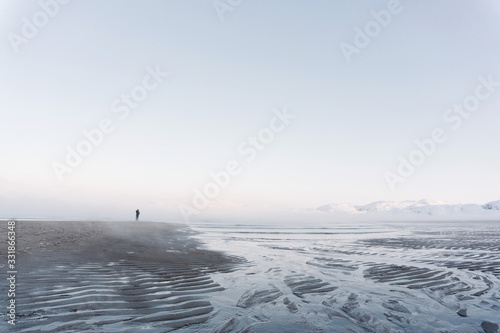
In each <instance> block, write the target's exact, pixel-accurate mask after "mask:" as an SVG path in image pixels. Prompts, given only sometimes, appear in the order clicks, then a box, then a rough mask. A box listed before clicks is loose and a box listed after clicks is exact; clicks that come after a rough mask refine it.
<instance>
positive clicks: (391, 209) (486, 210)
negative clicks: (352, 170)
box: [316, 200, 500, 217]
mask: <svg viewBox="0 0 500 333" xmlns="http://www.w3.org/2000/svg"><path fill="white" fill-rule="evenodd" d="M316 210H318V211H322V212H329V213H341V214H382V215H387V214H390V215H392V214H398V215H400V214H401V215H403V214H404V215H423V216H448V215H449V216H460V215H463V216H478V215H479V216H491V217H500V200H498V201H491V202H488V203H486V204H484V205H478V204H448V203H445V202H441V201H434V202H431V201H427V200H420V201H402V202H394V201H377V202H372V203H369V204H367V205H356V204H345V203H342V204H336V203H332V204H328V205H324V206H321V207H318V208H317V209H316Z"/></svg>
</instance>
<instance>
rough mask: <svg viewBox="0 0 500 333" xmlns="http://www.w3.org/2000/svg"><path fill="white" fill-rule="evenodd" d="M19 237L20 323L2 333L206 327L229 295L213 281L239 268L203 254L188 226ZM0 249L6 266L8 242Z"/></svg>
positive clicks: (72, 224)
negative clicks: (216, 298) (215, 298)
mask: <svg viewBox="0 0 500 333" xmlns="http://www.w3.org/2000/svg"><path fill="white" fill-rule="evenodd" d="M2 222H3V223H2V232H3V234H5V235H7V221H2ZM15 231H16V235H17V246H16V248H17V258H16V264H17V275H16V292H15V294H16V295H15V301H16V313H17V320H16V321H15V323H16V325H15V327H14V326H12V325H9V324H8V323H7V321H6V320H2V322H1V324H0V327H2V328H1V329H0V331H2V332H7V331H12V332H82V331H96V332H117V331H130V332H137V331H139V330H140V331H152V332H164V331H167V330H171V329H174V328H177V327H182V326H184V325H188V324H193V323H201V322H204V321H206V320H207V319H208V318H210V316H211V314H212V312H213V310H214V308H213V306H212V305H211V303H210V300H209V297H208V295H210V294H211V293H214V292H217V291H220V290H222V289H223V288H222V287H221V286H220V285H219V284H217V283H216V282H214V281H213V280H212V279H211V278H210V274H211V273H213V272H229V271H231V270H233V269H235V267H236V265H237V264H238V263H239V261H240V260H239V259H237V258H235V257H229V256H225V255H222V254H220V253H218V252H215V251H209V250H200V249H198V246H199V243H198V241H196V240H194V239H192V238H191V237H189V236H190V235H192V234H193V232H192V231H191V230H190V229H188V228H187V227H186V226H185V225H174V224H166V223H149V222H83V221H59V222H54V221H17V222H16V229H15ZM0 249H1V250H0V253H1V255H2V258H6V250H7V244H6V242H5V238H2V241H1V242H0ZM2 264H4V265H3V267H2V274H5V272H6V270H7V269H6V267H5V266H6V265H5V263H2ZM2 278H3V279H2V280H3V281H5V276H2ZM2 308H3V309H5V307H2ZM2 312H4V313H5V310H3V311H2ZM2 317H4V318H5V315H4V316H2Z"/></svg>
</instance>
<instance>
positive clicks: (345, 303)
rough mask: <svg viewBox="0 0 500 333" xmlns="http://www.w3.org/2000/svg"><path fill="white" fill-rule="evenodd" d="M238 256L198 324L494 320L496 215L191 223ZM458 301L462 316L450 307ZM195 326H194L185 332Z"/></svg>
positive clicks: (396, 324)
mask: <svg viewBox="0 0 500 333" xmlns="http://www.w3.org/2000/svg"><path fill="white" fill-rule="evenodd" d="M191 227H192V228H193V229H194V230H196V231H199V232H201V233H200V234H199V235H198V236H197V238H198V239H199V240H201V241H202V242H203V243H204V244H205V246H206V247H207V248H210V249H212V250H220V251H224V252H226V253H228V254H231V255H237V256H241V257H244V258H246V259H247V260H248V261H249V264H248V265H246V266H244V267H243V268H241V269H240V270H238V271H235V272H230V273H223V274H214V275H212V279H213V280H214V281H216V282H217V283H219V284H220V285H221V286H222V287H223V288H225V290H224V291H221V292H218V293H217V294H214V295H212V297H211V302H212V304H213V305H214V307H215V309H217V310H216V311H215V314H214V315H213V317H212V318H211V319H210V320H208V321H207V322H205V323H203V324H201V325H197V327H196V328H195V327H185V328H181V329H180V330H181V331H186V332H188V331H197V332H198V331H199V332H205V331H206V332H240V331H247V332H365V331H366V332H482V329H481V323H482V322H483V321H485V320H486V321H491V322H496V323H499V324H500V288H499V286H500V283H499V282H500V281H499V278H500V241H499V239H500V223H498V222H439V223H438V222H413V223H408V222H401V223H366V222H365V223H357V224H347V223H343V224H334V225H329V226H326V227H325V226H324V225H320V226H310V227H296V226H294V227H288V226H277V225H274V226H262V225H230V224H221V223H204V224H196V225H192V226H191ZM459 309H467V311H468V316H467V317H461V316H459V315H458V314H457V311H458V310H459ZM193 329H194V330H193Z"/></svg>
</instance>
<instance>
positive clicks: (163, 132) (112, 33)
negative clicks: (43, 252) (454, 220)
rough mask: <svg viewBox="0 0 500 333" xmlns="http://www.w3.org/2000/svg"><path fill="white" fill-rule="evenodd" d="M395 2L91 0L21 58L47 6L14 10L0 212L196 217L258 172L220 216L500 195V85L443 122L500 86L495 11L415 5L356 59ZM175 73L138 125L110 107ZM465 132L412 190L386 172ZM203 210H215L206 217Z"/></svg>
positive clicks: (487, 4)
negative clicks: (369, 29) (108, 127)
mask: <svg viewBox="0 0 500 333" xmlns="http://www.w3.org/2000/svg"><path fill="white" fill-rule="evenodd" d="M388 3H389V1H327V0H321V1H320V0H315V1H305V0H303V1H290V0H287V1H285V0H282V1H277V0H276V1H268V0H258V1H257V0H252V1H251V0H243V1H242V2H241V4H240V5H238V6H236V7H235V8H234V10H233V11H230V12H226V13H225V15H224V21H221V20H220V18H219V16H218V14H217V12H216V10H215V9H214V6H213V3H212V1H210V0H204V1H201V0H200V1H186V0H178V1H130V0H129V1H105V2H104V1H97V0H88V1H77V0H73V1H72V2H70V3H68V4H65V5H60V8H59V11H58V13H57V14H56V15H55V16H54V17H53V18H50V20H49V21H48V24H47V25H46V26H44V27H42V28H40V30H39V32H38V33H37V34H36V35H35V36H34V37H33V38H31V39H29V40H28V42H27V43H26V44H23V45H20V46H19V52H17V53H16V52H14V49H13V47H12V45H11V43H10V41H9V38H8V34H9V33H15V34H21V29H22V26H23V17H26V18H27V19H28V20H31V19H32V17H33V15H34V14H35V13H37V12H39V11H40V10H41V8H40V6H39V4H38V2H37V1H22V2H20V1H14V0H11V1H2V3H1V4H0V8H1V10H0V22H1V23H0V35H1V36H3V37H2V38H1V39H0V59H1V62H0V73H1V76H0V105H1V108H0V110H1V111H0V112H1V120H2V121H1V122H0V138H1V139H2V143H3V144H2V145H1V147H0V154H1V161H2V162H1V164H0V172H1V173H0V216H61V217H62V216H66V217H85V216H88V217H92V218H94V217H109V218H125V217H127V216H128V215H130V212H132V213H133V211H134V210H135V208H137V207H139V208H141V209H142V211H143V216H144V218H149V219H168V220H176V219H180V215H179V212H178V205H179V204H187V203H189V202H190V201H191V200H192V199H193V189H194V188H202V187H203V186H204V185H205V184H206V183H207V182H208V181H209V176H208V173H209V172H210V171H211V170H220V169H222V168H223V167H224V166H225V164H226V163H227V162H228V161H229V160H232V159H235V160H238V161H242V172H241V174H240V175H238V176H235V177H234V178H233V179H232V181H231V184H230V185H229V186H228V187H227V188H225V189H224V190H222V192H221V194H220V195H219V196H218V197H217V200H216V202H214V203H212V205H213V206H216V207H218V208H219V209H220V210H221V211H223V210H224V209H225V207H227V208H228V209H230V211H231V212H233V213H234V214H237V211H238V209H237V208H238V207H245V208H246V210H245V211H253V210H255V211H259V210H263V209H264V210H265V209H278V210H294V209H298V210H300V209H307V208H313V207H317V206H320V205H323V204H326V203H330V202H356V203H367V202H370V201H377V200H407V199H422V198H427V199H430V200H445V201H450V202H476V203H483V202H486V201H490V200H498V199H500V190H499V189H500V174H499V171H498V170H500V154H498V152H499V150H498V142H500V131H499V130H498V129H499V125H500V112H499V111H500V87H499V88H498V91H496V92H495V93H493V94H492V96H491V97H490V98H488V99H487V100H485V101H482V102H481V104H480V107H479V108H478V110H477V111H476V112H475V113H474V114H473V115H472V116H471V117H470V118H469V119H466V120H464V122H463V125H462V126H461V127H460V128H459V129H458V130H456V131H453V130H451V129H450V126H449V124H447V123H445V122H444V121H443V118H442V117H443V114H444V113H445V111H446V110H447V109H448V108H449V107H452V106H453V104H454V103H461V102H462V101H463V100H464V99H465V98H466V97H467V96H469V95H471V94H473V93H474V89H475V87H476V86H477V85H478V84H479V81H478V77H479V76H483V77H485V78H486V77H488V75H493V78H494V79H496V80H497V81H500V69H499V66H498V64H499V59H500V35H499V34H498V32H499V31H500V19H499V18H500V5H499V4H498V3H497V2H496V1H493V0H491V1H452V0H448V1H439V2H436V1H430V0H428V1H401V8H402V9H403V10H402V11H401V12H400V13H399V14H397V15H393V17H392V21H391V22H390V24H389V25H388V26H387V27H384V28H383V29H382V30H381V33H380V34H379V35H378V36H376V37H374V38H373V39H372V40H371V42H370V44H369V45H368V46H367V47H366V48H365V49H363V50H361V52H360V53H359V54H355V55H354V56H353V58H352V62H351V63H348V62H347V61H346V59H345V58H344V56H343V54H342V52H341V49H340V47H339V44H340V43H341V42H346V43H351V44H352V43H353V39H354V35H355V32H354V28H355V27H360V28H364V26H365V24H367V22H370V21H372V20H373V17H372V16H371V14H370V11H372V10H375V11H380V10H382V9H385V8H387V4H388ZM157 65H159V66H160V67H161V68H162V69H163V70H165V71H168V72H169V73H170V77H169V78H168V79H167V80H165V82H163V83H162V84H161V85H160V86H159V87H158V88H157V89H155V90H154V91H152V92H150V93H149V95H148V97H147V98H146V99H145V101H143V102H142V103H141V104H140V105H139V107H138V108H137V109H135V110H134V111H133V112H132V113H131V115H130V116H129V117H127V118H126V119H123V120H120V119H119V118H118V117H117V116H116V114H114V113H113V112H112V111H111V104H112V102H113V101H114V100H115V99H117V98H119V97H120V95H121V94H123V93H129V92H130V91H131V89H132V88H133V87H134V86H136V85H137V84H140V83H141V81H142V78H143V77H144V76H145V75H146V74H147V72H146V69H145V68H146V67H147V66H151V67H153V68H154V67H155V66H157ZM285 106H286V107H287V109H288V110H289V112H291V113H293V114H294V115H295V116H296V118H295V119H294V120H293V121H292V123H291V124H290V125H289V126H288V127H287V128H286V130H284V131H283V132H282V133H279V134H277V135H276V138H275V140H274V141H273V142H272V143H270V144H269V146H268V147H267V148H266V149H265V150H264V151H263V152H260V153H259V154H258V156H257V158H256V159H255V160H254V161H253V162H249V163H247V162H244V159H243V158H242V157H241V156H240V155H239V154H238V152H237V148H238V146H239V144H240V143H241V142H242V141H243V140H245V139H246V138H247V137H248V136H249V135H255V134H257V133H258V132H259V130H260V129H261V128H263V127H265V126H267V125H268V124H269V121H270V119H271V118H272V117H273V109H275V108H282V107H285ZM102 118H109V119H111V120H113V123H114V125H115V130H114V132H113V133H111V134H109V135H106V136H105V138H104V142H103V144H102V145H100V146H98V147H96V148H95V149H94V151H93V152H92V154H90V155H89V156H88V157H85V159H84V161H83V163H82V164H81V165H80V166H78V167H77V168H75V169H74V171H73V172H72V173H71V174H68V175H66V176H65V177H64V182H62V183H60V182H59V181H58V180H57V177H56V176H55V174H54V171H53V169H52V163H53V162H54V161H59V162H63V161H64V158H65V154H66V150H65V147H66V146H68V145H69V146H75V145H76V144H77V143H78V142H79V141H80V140H82V139H84V137H83V135H82V130H83V129H90V128H94V127H97V126H98V124H99V121H100V120H101V119H102ZM436 127H441V128H443V129H445V130H446V133H447V134H448V135H449V138H448V140H447V141H446V142H445V143H444V144H442V145H440V146H439V147H438V148H437V150H436V153H435V154H433V155H432V156H430V157H429V158H428V159H427V160H426V162H425V163H424V164H423V165H422V166H420V167H418V168H417V169H416V171H415V174H414V175H412V176H411V177H409V178H408V179H407V180H406V182H405V183H404V184H399V185H398V186H397V188H396V190H395V191H391V190H390V189H389V187H388V185H387V183H386V181H385V178H384V173H385V172H387V171H392V172H394V171H395V170H396V169H397V166H398V156H400V155H403V156H408V155H409V154H410V153H411V152H412V151H413V150H414V149H415V144H414V143H413V141H414V140H416V139H423V138H426V137H429V136H430V133H431V131H432V129H434V128H436ZM202 214H203V213H202Z"/></svg>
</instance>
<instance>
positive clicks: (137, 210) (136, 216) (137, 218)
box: [135, 209, 141, 221]
mask: <svg viewBox="0 0 500 333" xmlns="http://www.w3.org/2000/svg"><path fill="white" fill-rule="evenodd" d="M139 215H141V212H140V211H139V209H136V210H135V220H136V221H139Z"/></svg>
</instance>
